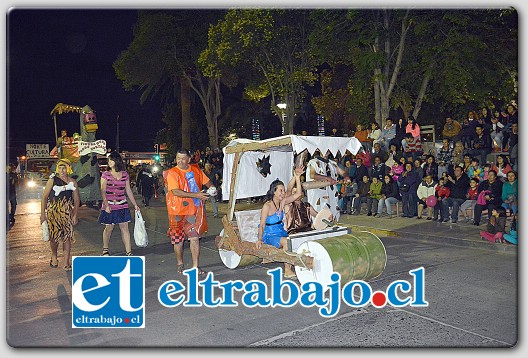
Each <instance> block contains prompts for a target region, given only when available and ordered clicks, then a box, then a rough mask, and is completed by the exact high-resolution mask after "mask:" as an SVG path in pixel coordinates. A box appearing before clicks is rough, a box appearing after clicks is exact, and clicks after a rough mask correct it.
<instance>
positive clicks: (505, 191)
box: [502, 171, 519, 215]
mask: <svg viewBox="0 0 528 358" xmlns="http://www.w3.org/2000/svg"><path fill="white" fill-rule="evenodd" d="M518 197H519V191H518V189H517V173H516V172H514V171H511V172H509V173H508V176H507V180H506V181H505V182H504V184H502V207H503V208H504V209H506V210H510V215H511V214H514V215H515V214H517V202H518Z"/></svg>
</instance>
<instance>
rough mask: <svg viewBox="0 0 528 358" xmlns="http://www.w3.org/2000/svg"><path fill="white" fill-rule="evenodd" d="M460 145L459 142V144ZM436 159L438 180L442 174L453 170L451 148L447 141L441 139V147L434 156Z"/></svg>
mask: <svg viewBox="0 0 528 358" xmlns="http://www.w3.org/2000/svg"><path fill="white" fill-rule="evenodd" d="M460 143H461V142H460ZM436 159H437V162H438V173H437V176H438V178H440V177H442V173H444V172H447V171H448V170H449V169H451V171H450V172H451V173H452V170H453V169H452V168H453V148H452V147H451V145H450V142H449V139H447V138H444V139H442V147H441V148H440V149H438V153H437V154H436Z"/></svg>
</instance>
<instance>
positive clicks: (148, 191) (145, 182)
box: [141, 167, 155, 208]
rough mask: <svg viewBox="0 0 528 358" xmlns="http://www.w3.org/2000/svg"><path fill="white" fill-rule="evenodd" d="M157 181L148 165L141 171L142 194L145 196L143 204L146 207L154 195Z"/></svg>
mask: <svg viewBox="0 0 528 358" xmlns="http://www.w3.org/2000/svg"><path fill="white" fill-rule="evenodd" d="M154 189H155V181H154V177H153V176H152V173H151V171H150V169H149V168H148V167H146V168H145V169H143V170H142V172H141V196H142V197H143V204H145V207H147V208H148V207H149V206H150V199H151V198H152V196H153V195H154Z"/></svg>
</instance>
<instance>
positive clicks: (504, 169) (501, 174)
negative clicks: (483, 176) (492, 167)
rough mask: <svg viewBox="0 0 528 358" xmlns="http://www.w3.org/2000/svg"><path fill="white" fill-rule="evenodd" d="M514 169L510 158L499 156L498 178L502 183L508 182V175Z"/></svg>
mask: <svg viewBox="0 0 528 358" xmlns="http://www.w3.org/2000/svg"><path fill="white" fill-rule="evenodd" d="M512 170H513V169H512V167H511V166H510V163H509V161H508V157H507V156H505V155H504V154H499V155H498V156H497V177H498V178H499V179H500V180H501V181H502V182H504V181H506V175H508V173H509V172H511V171H512Z"/></svg>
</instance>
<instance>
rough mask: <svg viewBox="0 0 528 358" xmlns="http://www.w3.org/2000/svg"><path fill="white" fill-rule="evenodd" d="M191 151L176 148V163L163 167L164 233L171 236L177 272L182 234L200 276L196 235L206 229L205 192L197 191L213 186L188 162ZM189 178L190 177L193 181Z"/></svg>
mask: <svg viewBox="0 0 528 358" xmlns="http://www.w3.org/2000/svg"><path fill="white" fill-rule="evenodd" d="M190 162H191V154H190V153H189V151H188V150H186V149H180V150H179V151H178V152H177V154H176V166H175V167H173V168H171V169H169V170H165V171H164V172H163V177H164V179H165V185H166V187H167V195H166V202H167V212H168V215H169V230H168V231H167V235H168V236H169V237H170V238H171V244H172V245H173V247H174V253H175V254H176V261H177V263H178V272H179V273H182V272H183V269H184V265H183V243H184V240H185V237H187V239H188V240H189V241H190V248H191V255H192V261H193V268H194V267H196V268H197V269H198V274H199V275H200V276H205V275H207V273H206V272H205V271H203V270H201V269H200V267H199V266H198V259H199V257H200V241H199V239H200V236H201V235H202V234H203V233H205V232H207V220H206V216H205V202H204V201H205V200H207V199H209V195H208V194H207V193H204V192H202V191H201V189H202V187H203V186H204V185H205V186H206V187H208V188H210V187H212V186H213V184H212V182H211V180H209V178H208V177H207V176H206V175H205V173H204V172H203V171H202V170H201V169H200V167H199V166H198V165H197V164H190ZM189 176H190V177H194V180H195V181H196V183H194V180H193V179H192V178H189Z"/></svg>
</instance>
